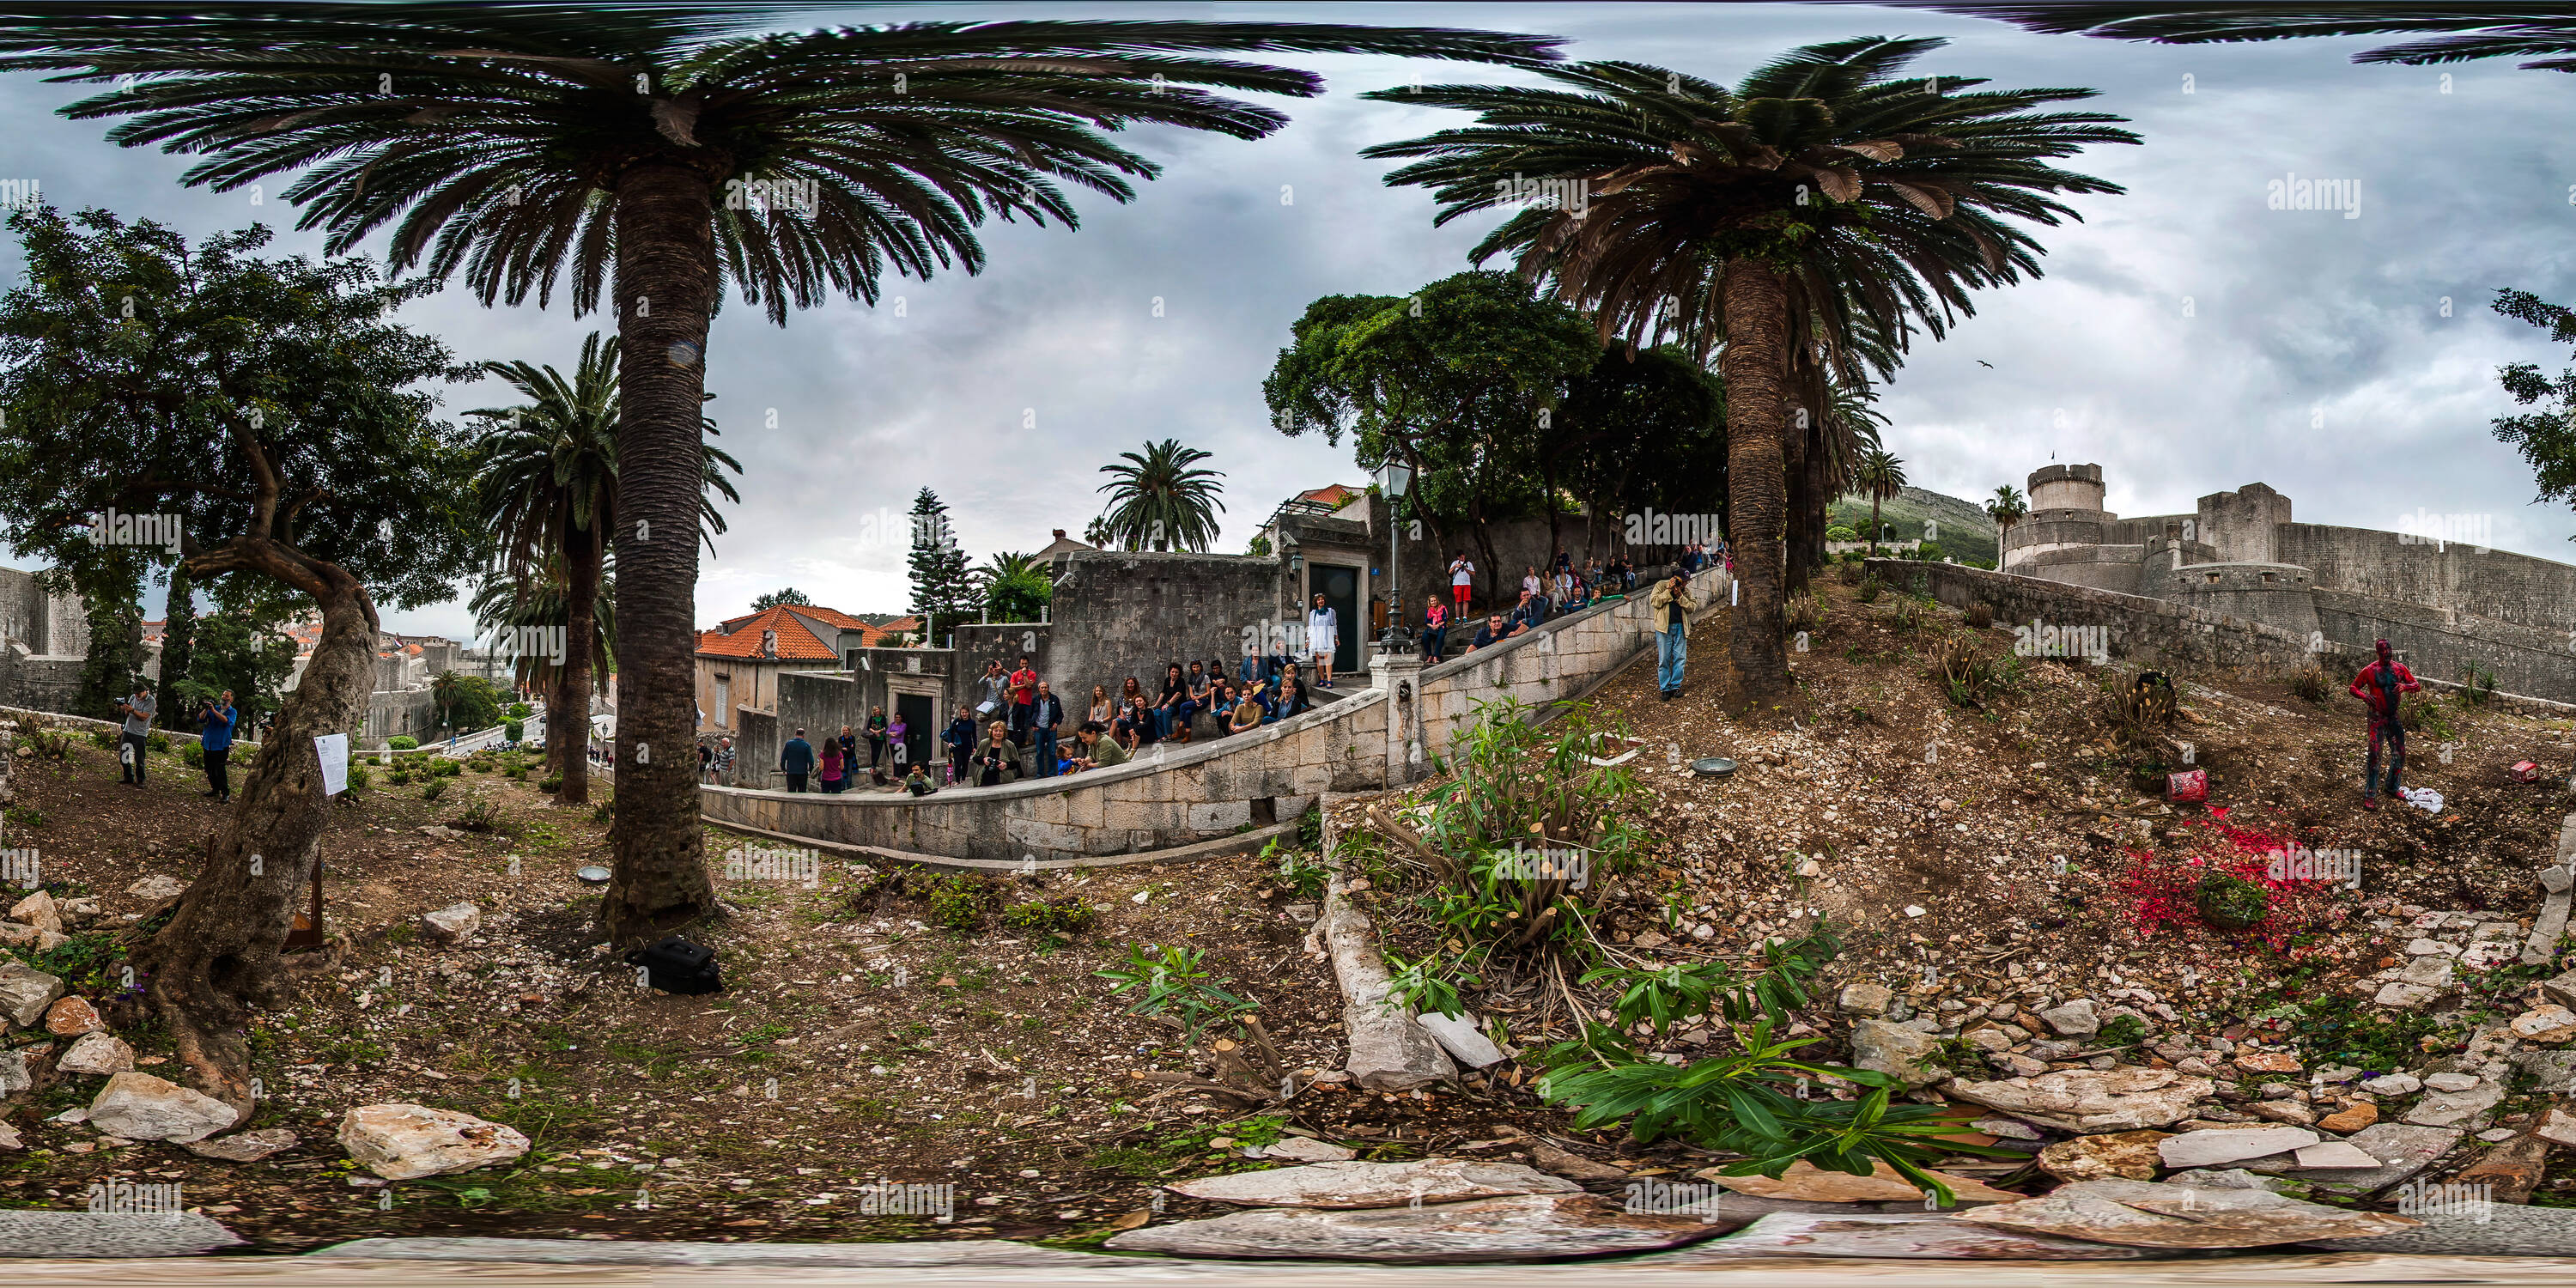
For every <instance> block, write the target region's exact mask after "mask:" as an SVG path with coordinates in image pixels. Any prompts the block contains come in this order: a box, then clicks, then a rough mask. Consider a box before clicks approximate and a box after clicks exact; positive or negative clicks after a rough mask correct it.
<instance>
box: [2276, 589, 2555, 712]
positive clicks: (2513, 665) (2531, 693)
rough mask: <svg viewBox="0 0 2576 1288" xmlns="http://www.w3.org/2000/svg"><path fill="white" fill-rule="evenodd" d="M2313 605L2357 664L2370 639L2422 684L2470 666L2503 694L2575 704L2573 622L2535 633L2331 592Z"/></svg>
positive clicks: (2456, 675)
mask: <svg viewBox="0 0 2576 1288" xmlns="http://www.w3.org/2000/svg"><path fill="white" fill-rule="evenodd" d="M2316 607H2317V621H2318V627H2319V629H2320V630H2321V631H2322V632H2323V633H2324V635H2325V638H2326V639H2327V640H2329V641H2331V642H2333V643H2336V644H2340V645H2343V646H2345V647H2346V648H2347V649H2351V650H2355V651H2356V655H2357V657H2358V658H2359V659H2361V660H2367V658H2368V656H2369V654H2370V648H2371V642H2372V641H2373V640H2376V639H2380V638H2385V639H2387V641H2388V643H2389V646H2390V647H2391V648H2394V649H2396V650H2397V651H2398V653H2399V654H2400V655H2402V656H2403V657H2404V658H2405V661H2406V665H2407V666H2408V667H2409V668H2411V669H2412V670H2413V671H2414V672H2415V673H2416V674H2417V675H2419V676H2422V677H2423V678H2425V679H2428V680H2452V681H2458V680H2461V679H2462V678H2463V675H2464V672H2465V671H2466V669H2467V666H2468V664H2469V663H2470V662H2472V661H2474V662H2476V663H2477V664H2478V665H2479V666H2481V667H2484V668H2486V669H2487V670H2490V671H2493V672H2495V676H2496V687H2497V688H2499V689H2502V690H2504V691H2505V692H2507V693H2519V694H2522V695H2524V696H2526V697H2534V698H2547V699H2549V700H2550V701H2553V702H2576V623H2571V624H2570V625H2569V626H2567V627H2566V628H2564V629H2561V630H2559V631H2556V632H2551V631H2543V630H2533V629H2532V628H2530V627H2527V626H2516V625H2513V624H2512V623H2510V622H2498V621H2492V620H2488V619H2483V618H2474V617H2466V616H2464V615H2462V614H2459V613H2454V612H2447V611H2445V610H2442V609H2438V608H2426V607H2423V606H2422V605H2418V604H2401V603H2397V602H2395V601H2392V600H2386V599H2374V598H2372V597H2370V596H2367V595H2355V594H2352V593H2350V592H2347V591H2335V590H2319V591H2317V592H2316ZM2360 664H2361V663H2360V661H2355V662H2354V663H2353V667H2352V669H2356V670H2357V669H2359V667H2360ZM2336 678H2337V679H2338V680H2343V679H2349V678H2350V677H2349V676H2338V677H2336Z"/></svg>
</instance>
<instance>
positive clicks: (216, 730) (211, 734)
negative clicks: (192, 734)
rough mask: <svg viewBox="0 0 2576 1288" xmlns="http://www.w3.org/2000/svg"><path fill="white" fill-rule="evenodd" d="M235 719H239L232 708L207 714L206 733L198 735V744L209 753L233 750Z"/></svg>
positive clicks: (219, 709) (223, 708) (224, 708)
mask: <svg viewBox="0 0 2576 1288" xmlns="http://www.w3.org/2000/svg"><path fill="white" fill-rule="evenodd" d="M235 719H237V717H236V716H235V715H234V714H233V709H232V708H231V707H217V708H215V709H214V710H212V711H209V712H207V713H206V731H205V732H204V733H201V734H198V735H197V742H198V744H199V745H200V746H203V747H204V748H205V749H206V750H208V751H229V750H231V749H232V745H233V721H234V720H235Z"/></svg>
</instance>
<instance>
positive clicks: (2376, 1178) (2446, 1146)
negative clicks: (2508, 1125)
mask: <svg viewBox="0 0 2576 1288" xmlns="http://www.w3.org/2000/svg"><path fill="white" fill-rule="evenodd" d="M2463 1134H2465V1133H2462V1132H2457V1131H2453V1130H2450V1129H2448V1128H2444V1127H2409V1126H2407V1125H2406V1124H2404V1123H2378V1124H2376V1125H2373V1126H2369V1127H2364V1128H2362V1129H2361V1130H2360V1131H2357V1132H2354V1133H2353V1134H2352V1136H2351V1137H2350V1141H2351V1144H2352V1146H2353V1148H2355V1149H2358V1150H2360V1151H2361V1152H2363V1153H2365V1154H2368V1155H2370V1156H2371V1157H2372V1158H2376V1159H2378V1160H2379V1170H2377V1171H2375V1172H2360V1173H2355V1174H2352V1175H2339V1176H2335V1177H2333V1178H2331V1179H2325V1178H2307V1179H2309V1180H2310V1183H2311V1184H2313V1185H2314V1186H2315V1187H2316V1188H2318V1189H2320V1190H2326V1191H2329V1192H2331V1193H2336V1194H2367V1193H2371V1192H2373V1191H2376V1190H2384V1189H2386V1188H2388V1187H2389V1186H2391V1185H2395V1184H2398V1183H2399V1182H2401V1181H2404V1180H2407V1179H2408V1178H2410V1177H2412V1176H2414V1175H2415V1174H2416V1173H2417V1172H2420V1171H2423V1170H2424V1169H2425V1168H2427V1167H2430V1166H2432V1164H2433V1160H2434V1159H2437V1158H2440V1157H2441V1156H2442V1155H2444V1154H2446V1153H2448V1152H2450V1149H2451V1147H2452V1146H2453V1145H2457V1144H2459V1143H2460V1137H2461V1136H2462V1135H2463Z"/></svg>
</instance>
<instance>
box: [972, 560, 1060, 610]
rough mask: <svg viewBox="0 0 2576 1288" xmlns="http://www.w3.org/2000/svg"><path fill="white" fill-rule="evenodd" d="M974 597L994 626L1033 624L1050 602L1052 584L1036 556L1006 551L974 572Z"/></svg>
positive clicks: (986, 561)
mask: <svg viewBox="0 0 2576 1288" xmlns="http://www.w3.org/2000/svg"><path fill="white" fill-rule="evenodd" d="M974 578H975V593H976V595H977V596H979V597H980V598H982V599H983V601H984V616H985V618H986V619H987V620H989V621H996V622H1034V621H1036V620H1037V619H1038V617H1039V615H1040V614H1041V613H1042V612H1044V611H1045V608H1046V604H1047V601H1048V600H1050V599H1052V598H1053V597H1054V596H1053V593H1052V592H1053V591H1054V589H1055V584H1054V583H1053V582H1052V581H1050V580H1048V578H1047V569H1046V565H1044V564H1042V563H1039V562H1038V561H1037V558H1036V556H1034V555H1029V554H1024V553H1022V552H1020V551H1017V550H1005V551H1003V552H1001V553H999V554H996V555H994V556H993V557H992V558H990V559H987V560H985V561H984V566H983V567H981V568H978V569H976V570H975V572H974Z"/></svg>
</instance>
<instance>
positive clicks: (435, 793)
mask: <svg viewBox="0 0 2576 1288" xmlns="http://www.w3.org/2000/svg"><path fill="white" fill-rule="evenodd" d="M446 792H447V784H446V783H445V782H444V781H442V780H440V779H436V778H432V779H430V780H429V782H428V784H427V785H425V786H423V787H422V788H421V789H420V798H421V799H422V800H425V801H434V800H437V799H438V798H439V797H440V796H443V795H445V794H446Z"/></svg>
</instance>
